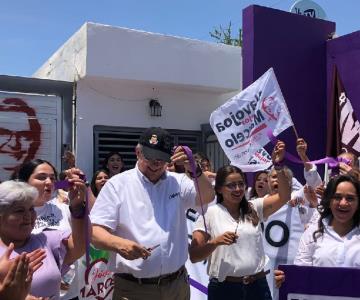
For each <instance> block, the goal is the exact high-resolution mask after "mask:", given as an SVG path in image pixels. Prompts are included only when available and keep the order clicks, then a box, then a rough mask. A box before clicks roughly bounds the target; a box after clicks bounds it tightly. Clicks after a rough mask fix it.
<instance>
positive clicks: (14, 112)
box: [0, 98, 41, 180]
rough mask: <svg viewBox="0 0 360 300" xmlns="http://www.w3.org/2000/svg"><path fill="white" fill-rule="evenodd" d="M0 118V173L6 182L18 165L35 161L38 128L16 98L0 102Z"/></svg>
mask: <svg viewBox="0 0 360 300" xmlns="http://www.w3.org/2000/svg"><path fill="white" fill-rule="evenodd" d="M0 117H1V118H0V172H1V179H2V180H6V179H9V178H10V177H11V176H12V175H13V173H14V172H16V170H17V168H18V167H19V166H20V165H21V164H22V163H24V162H26V161H29V160H32V159H34V158H35V155H36V153H37V151H38V149H39V146H40V144H41V140H40V136H41V125H40V123H39V121H38V119H37V117H36V112H35V110H34V109H33V108H31V107H30V106H28V105H27V103H26V102H25V101H24V100H22V99H20V98H5V99H2V100H0Z"/></svg>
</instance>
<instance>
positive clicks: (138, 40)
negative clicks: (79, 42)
mask: <svg viewBox="0 0 360 300" xmlns="http://www.w3.org/2000/svg"><path fill="white" fill-rule="evenodd" d="M87 25H88V27H87V28H88V39H87V44H88V45H87V48H88V51H87V68H86V72H87V75H88V76H91V77H105V78H112V79H120V80H124V79H125V80H136V81H147V82H159V83H163V84H175V85H178V86H187V87H189V86H194V87H203V88H207V89H218V90H219V91H222V92H226V91H231V90H234V89H238V88H239V87H240V81H239V79H240V77H241V71H242V68H241V48H239V47H232V46H228V45H224V44H216V43H209V42H204V41H198V40H193V39H187V38H180V37H175V36H167V35H162V34H158V33H151V32H144V31H139V30H133V29H127V28H119V27H111V26H104V25H100V24H93V23H88V24H87Z"/></svg>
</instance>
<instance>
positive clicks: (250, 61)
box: [243, 5, 335, 181]
mask: <svg viewBox="0 0 360 300" xmlns="http://www.w3.org/2000/svg"><path fill="white" fill-rule="evenodd" d="M333 32H335V23H333V22H329V21H324V20H319V19H313V18H310V17H305V16H301V15H296V14H292V13H288V12H285V11H280V10H276V9H271V8H266V7H261V6H257V5H254V6H249V7H247V8H246V9H244V11H243V87H246V86H248V85H249V84H251V83H252V82H254V81H255V80H256V79H257V78H259V77H260V76H261V75H262V74H263V73H264V72H265V71H266V70H267V69H269V68H270V67H273V68H274V71H275V74H276V76H277V79H278V82H279V85H280V87H281V90H282V92H283V95H284V97H285V100H286V103H287V105H288V107H289V111H290V114H291V116H292V118H293V121H294V124H295V126H296V129H297V131H298V133H299V136H300V137H303V138H305V140H306V141H307V142H308V144H309V151H308V152H309V153H308V155H309V157H310V159H317V158H321V157H324V155H325V148H326V103H327V102H326V99H327V98H326V92H327V85H326V72H327V66H326V41H327V40H328V38H329V36H331V34H332V33H333ZM280 138H281V139H282V140H284V141H285V142H286V144H287V149H288V151H289V152H291V153H294V154H296V150H295V142H296V137H295V134H294V132H293V130H292V129H291V128H289V129H287V130H286V131H285V132H284V133H282V134H281V135H280ZM271 148H272V147H269V146H267V149H271ZM288 165H289V166H290V167H291V168H292V169H293V170H294V171H295V173H296V177H298V178H299V180H301V181H303V176H302V165H295V164H291V163H288Z"/></svg>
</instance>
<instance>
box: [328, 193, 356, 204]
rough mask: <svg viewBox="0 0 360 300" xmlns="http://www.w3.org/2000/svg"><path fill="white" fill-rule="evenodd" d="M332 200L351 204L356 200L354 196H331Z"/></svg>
mask: <svg viewBox="0 0 360 300" xmlns="http://www.w3.org/2000/svg"><path fill="white" fill-rule="evenodd" d="M332 199H333V200H334V201H336V202H340V201H341V200H342V199H345V200H346V202H348V203H352V202H355V201H357V200H358V198H357V197H356V196H355V195H342V194H335V195H334V196H332Z"/></svg>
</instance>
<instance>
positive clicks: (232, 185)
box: [224, 181, 245, 191]
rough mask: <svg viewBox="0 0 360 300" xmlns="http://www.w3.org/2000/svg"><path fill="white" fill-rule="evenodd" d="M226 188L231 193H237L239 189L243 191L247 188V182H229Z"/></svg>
mask: <svg viewBox="0 0 360 300" xmlns="http://www.w3.org/2000/svg"><path fill="white" fill-rule="evenodd" d="M224 186H225V187H227V188H228V189H229V190H230V191H235V190H236V188H237V187H239V188H240V189H243V188H244V187H245V182H243V181H238V182H229V183H226V184H224Z"/></svg>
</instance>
